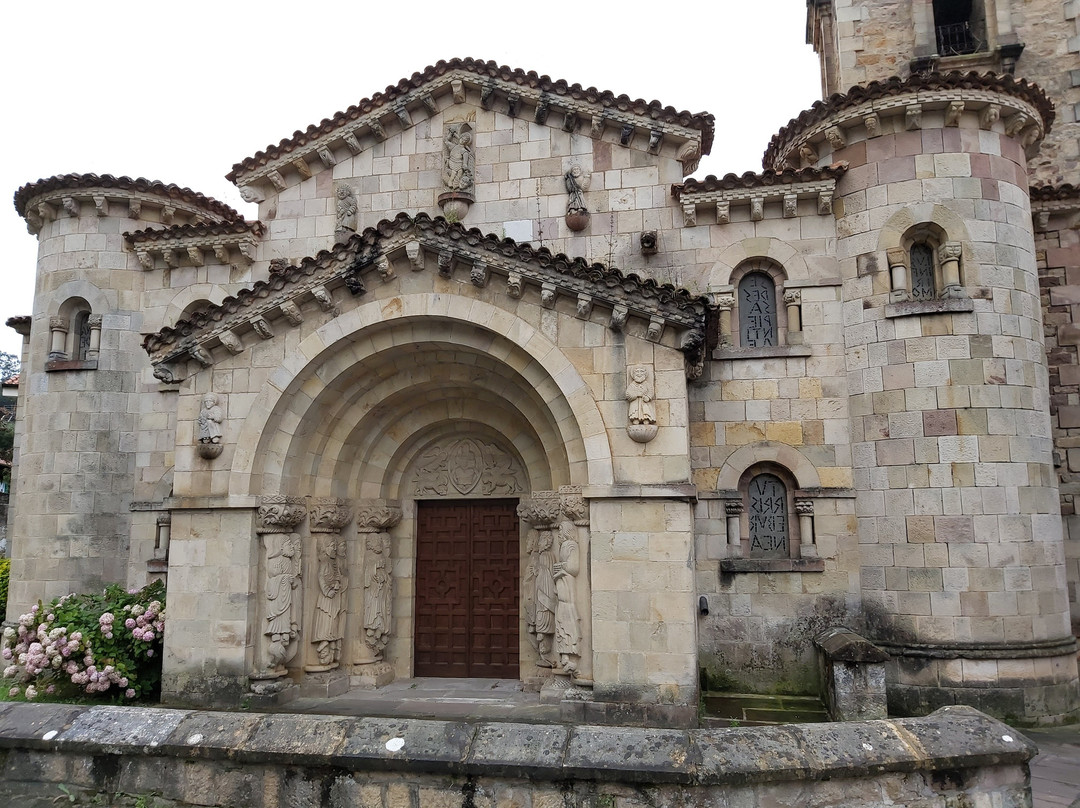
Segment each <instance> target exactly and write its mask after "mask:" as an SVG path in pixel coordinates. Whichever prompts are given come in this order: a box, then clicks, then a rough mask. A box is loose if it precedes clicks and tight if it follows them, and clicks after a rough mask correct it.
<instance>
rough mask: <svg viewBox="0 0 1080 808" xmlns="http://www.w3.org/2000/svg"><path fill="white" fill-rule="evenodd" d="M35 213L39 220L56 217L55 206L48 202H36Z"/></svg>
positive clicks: (46, 220)
mask: <svg viewBox="0 0 1080 808" xmlns="http://www.w3.org/2000/svg"><path fill="white" fill-rule="evenodd" d="M37 214H38V218H39V219H41V221H43V222H51V221H54V220H55V219H56V208H55V207H53V206H52V205H50V204H49V203H48V202H38V206H37Z"/></svg>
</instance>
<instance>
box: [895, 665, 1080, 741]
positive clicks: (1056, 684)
mask: <svg viewBox="0 0 1080 808" xmlns="http://www.w3.org/2000/svg"><path fill="white" fill-rule="evenodd" d="M885 649H886V650H887V651H888V652H889V653H891V654H893V660H892V661H891V662H890V663H888V664H887V665H886V676H887V679H888V684H887V692H888V702H889V714H890V715H897V716H910V715H926V714H928V713H931V712H933V711H934V710H937V709H939V708H940V707H945V706H949V705H953V704H967V705H969V706H971V707H974V708H976V709H977V710H981V711H982V712H984V713H987V714H989V715H993V716H995V717H997V718H1000V719H1002V720H1004V721H1007V722H1008V723H1010V724H1015V725H1017V726H1052V725H1056V724H1068V723H1072V722H1075V721H1078V720H1080V706H1078V705H1080V681H1078V679H1077V661H1076V651H1075V646H1073V649H1072V650H1070V651H1067V652H1066V653H1064V654H1061V653H1056V654H1054V655H1052V656H1051V655H1047V656H1027V655H1026V654H1024V652H1023V651H1021V652H1019V653H1016V654H1015V655H1010V654H1008V652H1007V651H1006V650H1005V649H1001V650H996V651H995V653H994V655H993V656H992V657H989V658H988V656H980V657H979V658H971V657H957V656H953V657H952V658H932V657H929V656H927V655H925V653H923V654H922V655H915V654H912V652H911V650H910V649H897V648H896V647H895V646H894V647H889V646H885ZM898 650H899V651H900V653H897V651H898ZM920 650H922V649H920ZM1029 653H1030V652H1029ZM1021 654H1024V655H1021Z"/></svg>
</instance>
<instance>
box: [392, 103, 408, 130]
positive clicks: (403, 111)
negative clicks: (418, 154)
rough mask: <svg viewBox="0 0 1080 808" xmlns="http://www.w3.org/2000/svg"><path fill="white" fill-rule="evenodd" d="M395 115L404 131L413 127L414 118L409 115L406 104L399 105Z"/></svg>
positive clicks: (395, 109) (395, 108)
mask: <svg viewBox="0 0 1080 808" xmlns="http://www.w3.org/2000/svg"><path fill="white" fill-rule="evenodd" d="M394 114H395V115H397V119H398V123H399V124H400V125H401V128H402V129H409V128H410V127H412V116H411V115H409V108H408V107H406V106H405V105H404V104H399V105H398V106H396V107H394Z"/></svg>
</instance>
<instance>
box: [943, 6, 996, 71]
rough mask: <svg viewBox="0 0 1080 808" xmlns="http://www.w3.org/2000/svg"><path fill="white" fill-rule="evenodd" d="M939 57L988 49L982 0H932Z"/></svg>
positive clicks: (984, 10) (984, 9)
mask: <svg viewBox="0 0 1080 808" xmlns="http://www.w3.org/2000/svg"><path fill="white" fill-rule="evenodd" d="M933 10H934V38H935V39H934V41H935V45H936V47H937V54H938V56H943V57H948V56H962V55H965V54H969V53H980V52H982V51H985V50H986V49H987V43H988V37H987V32H986V7H985V5H984V3H983V0H933Z"/></svg>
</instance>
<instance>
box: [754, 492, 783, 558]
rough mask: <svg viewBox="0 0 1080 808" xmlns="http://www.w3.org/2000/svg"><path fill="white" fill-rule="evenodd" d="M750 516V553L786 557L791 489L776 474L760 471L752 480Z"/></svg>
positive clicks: (761, 556) (765, 556) (760, 556)
mask: <svg viewBox="0 0 1080 808" xmlns="http://www.w3.org/2000/svg"><path fill="white" fill-rule="evenodd" d="M748 506H749V507H748V508H747V515H748V517H749V520H750V555H751V556H756V557H758V558H786V557H787V556H788V554H789V552H788V513H787V489H786V488H785V486H784V483H783V482H782V481H781V480H780V478H779V477H777V476H776V475H774V474H759V475H757V476H756V477H754V479H752V480H751V481H750V490H749V502H748Z"/></svg>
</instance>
